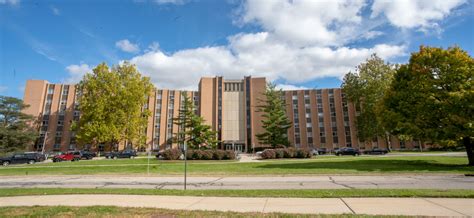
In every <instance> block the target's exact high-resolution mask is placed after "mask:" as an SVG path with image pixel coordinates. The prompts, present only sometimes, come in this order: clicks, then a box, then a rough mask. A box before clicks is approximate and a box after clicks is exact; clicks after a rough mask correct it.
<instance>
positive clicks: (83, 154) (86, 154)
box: [78, 151, 97, 160]
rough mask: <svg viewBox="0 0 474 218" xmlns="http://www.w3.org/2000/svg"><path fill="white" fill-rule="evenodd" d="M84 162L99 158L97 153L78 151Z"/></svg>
mask: <svg viewBox="0 0 474 218" xmlns="http://www.w3.org/2000/svg"><path fill="white" fill-rule="evenodd" d="M78 152H79V154H80V155H81V159H83V160H91V159H92V158H94V157H97V153H95V152H93V151H78Z"/></svg>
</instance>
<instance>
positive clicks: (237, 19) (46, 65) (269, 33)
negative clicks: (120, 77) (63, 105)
mask: <svg viewBox="0 0 474 218" xmlns="http://www.w3.org/2000/svg"><path fill="white" fill-rule="evenodd" d="M473 38H474V6H473V1H468V0H440V1H438V0H432V1H431V0H430V1H429V0H416V1H415V0H408V1H407V0H399V1H393V2H388V1H363V0H360V1H348V2H345V1H297V0H294V1H276V0H275V1H266V0H259V1H255V0H248V1H247V0H241V1H240V0H228V1H222V0H220V1H218V0H214V1H213V0H206V1H204V0H98V1H92V0H84V1H79V0H62V1H59V0H58V1H48V0H45V1H39V0H36V1H33V0H31V1H29V0H0V95H8V96H15V97H20V98H21V97H22V96H23V89H24V84H25V81H26V80H27V79H44V80H48V81H50V82H53V83H59V82H67V83H74V82H77V81H79V80H80V78H81V77H82V75H84V73H86V72H89V71H90V70H91V69H92V68H93V67H94V66H95V65H97V64H99V63H101V62H106V63H108V64H110V65H113V64H118V63H120V62H121V61H124V60H128V61H130V62H132V63H133V64H136V65H137V67H138V68H139V70H140V71H141V72H142V73H143V74H145V75H146V76H150V77H151V78H152V81H153V82H154V84H155V85H156V86H158V87H161V88H179V89H197V83H198V80H199V78H200V77H201V76H213V75H224V76H225V77H227V78H241V77H242V76H244V75H253V76H265V77H267V78H268V80H271V81H274V82H276V83H278V84H280V87H282V88H285V89H291V88H313V87H317V88H325V87H339V86H340V83H341V81H340V78H341V77H342V76H343V75H344V74H345V73H347V72H348V71H349V70H353V69H354V67H355V66H356V65H357V64H358V63H360V62H361V61H363V60H365V59H366V58H367V57H368V56H369V55H370V54H371V53H374V52H376V53H378V54H379V55H380V56H382V57H383V58H384V59H386V60H387V61H390V62H396V63H405V62H406V61H407V60H408V57H409V54H410V53H411V52H414V51H417V49H418V47H419V46H420V45H422V44H423V45H428V46H442V47H448V46H452V45H458V46H460V47H461V48H463V49H464V50H466V51H467V52H468V53H469V54H470V55H471V56H472V54H473V51H474V44H473Z"/></svg>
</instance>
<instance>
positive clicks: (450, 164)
mask: <svg viewBox="0 0 474 218" xmlns="http://www.w3.org/2000/svg"><path fill="white" fill-rule="evenodd" d="M147 161H148V160H147V159H146V158H145V159H144V158H138V159H121V160H90V161H79V162H61V163H44V164H35V165H12V166H8V167H0V176H2V175H91V174H117V175H131V174H135V175H138V174H142V175H144V174H146V173H147ZM183 167H184V166H183V162H182V161H162V160H156V159H151V160H150V173H151V174H152V175H181V174H182V172H183V169H184V168H183ZM188 173H189V175H203V176H206V175H212V176H217V175H222V176H225V175H318V174H440V173H441V174H442V173H451V174H466V173H469V174H472V173H474V167H472V166H467V158H466V157H446V156H410V157H390V156H382V157H380V156H362V157H347V156H345V157H335V156H326V157H317V158H313V159H305V160H303V159H299V160H298V159H290V160H268V161H260V162H246V163H242V162H238V161H189V162H188Z"/></svg>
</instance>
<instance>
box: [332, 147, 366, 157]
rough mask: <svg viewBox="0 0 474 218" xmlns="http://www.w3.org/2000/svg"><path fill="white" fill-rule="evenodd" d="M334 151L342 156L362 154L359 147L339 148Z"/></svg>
mask: <svg viewBox="0 0 474 218" xmlns="http://www.w3.org/2000/svg"><path fill="white" fill-rule="evenodd" d="M334 153H335V154H336V156H341V155H353V156H359V155H360V151H359V149H356V148H351V147H345V148H340V149H337V150H335V151H334Z"/></svg>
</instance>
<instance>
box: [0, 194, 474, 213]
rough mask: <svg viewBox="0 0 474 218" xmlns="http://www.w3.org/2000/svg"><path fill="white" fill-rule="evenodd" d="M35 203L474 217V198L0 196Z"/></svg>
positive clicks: (5, 201)
mask: <svg viewBox="0 0 474 218" xmlns="http://www.w3.org/2000/svg"><path fill="white" fill-rule="evenodd" d="M33 205H41V206H58V205H62V206H97V205H103V206H120V207H150V208H164V209H175V210H215V211H235V212H263V213H270V212H281V213H301V214H344V213H345V214H369V215H412V216H474V199H459V198H242V197H190V196H151V195H43V196H17V197H1V198H0V206H33Z"/></svg>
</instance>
